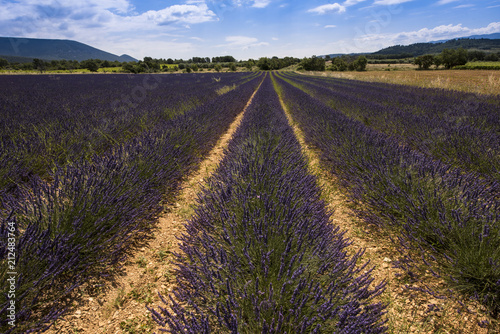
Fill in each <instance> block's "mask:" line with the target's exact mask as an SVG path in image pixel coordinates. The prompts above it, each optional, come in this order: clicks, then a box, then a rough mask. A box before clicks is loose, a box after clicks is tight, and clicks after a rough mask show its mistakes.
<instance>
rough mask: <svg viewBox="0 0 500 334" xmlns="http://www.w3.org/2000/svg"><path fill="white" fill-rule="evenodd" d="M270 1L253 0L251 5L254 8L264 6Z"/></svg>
mask: <svg viewBox="0 0 500 334" xmlns="http://www.w3.org/2000/svg"><path fill="white" fill-rule="evenodd" d="M270 3H271V1H270V0H255V1H254V2H253V5H252V7H255V8H265V7H267V6H268V5H269V4H270Z"/></svg>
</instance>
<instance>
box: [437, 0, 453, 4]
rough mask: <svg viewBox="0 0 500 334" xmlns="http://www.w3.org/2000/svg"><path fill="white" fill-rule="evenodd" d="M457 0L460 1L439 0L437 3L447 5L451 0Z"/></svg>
mask: <svg viewBox="0 0 500 334" xmlns="http://www.w3.org/2000/svg"><path fill="white" fill-rule="evenodd" d="M457 1H458V0H439V1H438V2H437V4H438V5H447V4H449V3H451V2H457Z"/></svg>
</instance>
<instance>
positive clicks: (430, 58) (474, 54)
mask: <svg viewBox="0 0 500 334" xmlns="http://www.w3.org/2000/svg"><path fill="white" fill-rule="evenodd" d="M499 59H500V53H489V54H487V53H485V52H483V51H479V50H471V51H468V50H465V49H464V48H459V49H444V50H443V51H442V52H441V53H440V54H437V55H433V54H426V55H423V56H418V57H416V58H415V60H414V63H415V65H418V68H419V69H422V70H428V69H429V68H430V67H431V66H432V65H434V66H435V67H436V68H439V67H440V66H441V65H443V66H444V68H445V69H451V68H453V67H455V66H460V65H465V64H467V62H469V61H498V60H499Z"/></svg>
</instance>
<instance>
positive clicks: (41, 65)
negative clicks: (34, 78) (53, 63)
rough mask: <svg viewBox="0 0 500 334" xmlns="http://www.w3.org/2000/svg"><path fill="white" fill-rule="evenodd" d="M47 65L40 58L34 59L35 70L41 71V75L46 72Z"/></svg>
mask: <svg viewBox="0 0 500 334" xmlns="http://www.w3.org/2000/svg"><path fill="white" fill-rule="evenodd" d="M45 67H46V63H45V62H44V61H43V60H41V59H38V58H35V59H33V68H34V69H35V70H38V71H40V73H43V71H45Z"/></svg>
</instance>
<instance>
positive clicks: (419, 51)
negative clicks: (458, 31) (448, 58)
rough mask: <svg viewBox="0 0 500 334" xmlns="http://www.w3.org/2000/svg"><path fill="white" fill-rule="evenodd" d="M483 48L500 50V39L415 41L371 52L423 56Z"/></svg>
mask: <svg viewBox="0 0 500 334" xmlns="http://www.w3.org/2000/svg"><path fill="white" fill-rule="evenodd" d="M458 48H464V49H466V50H481V51H485V52H499V51H500V39H475V38H458V39H451V40H449V41H446V42H443V43H432V42H429V43H415V44H411V45H395V46H390V47H388V48H385V49H382V50H379V51H377V52H373V53H371V54H372V55H398V54H407V55H408V56H410V57H416V56H421V55H424V54H437V53H441V51H443V50H444V49H458Z"/></svg>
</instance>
